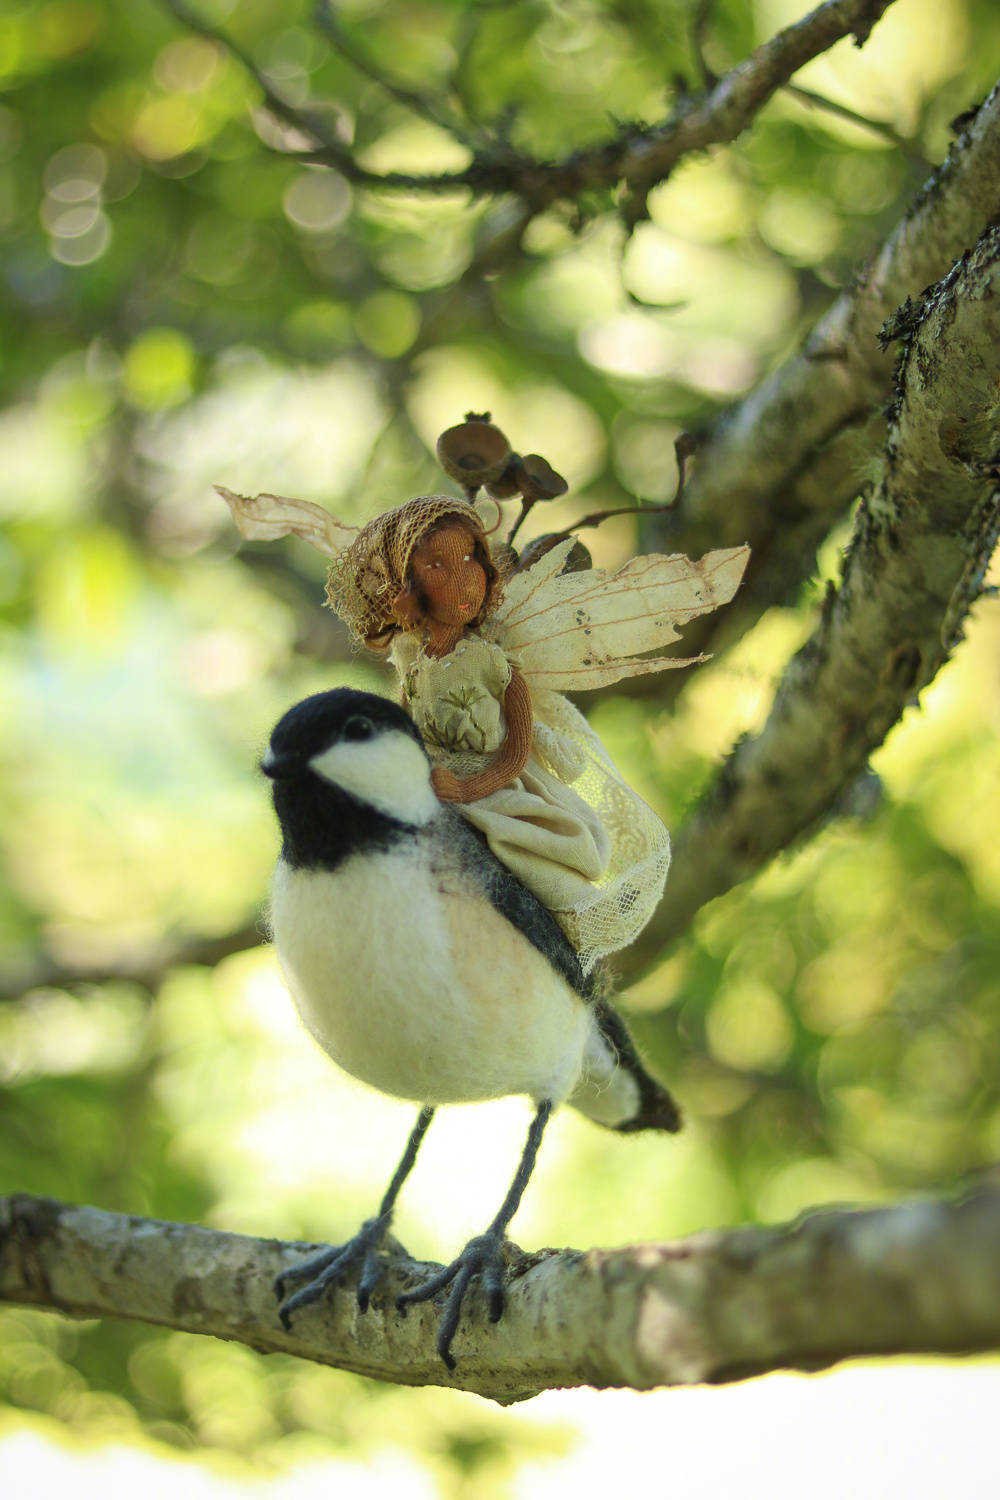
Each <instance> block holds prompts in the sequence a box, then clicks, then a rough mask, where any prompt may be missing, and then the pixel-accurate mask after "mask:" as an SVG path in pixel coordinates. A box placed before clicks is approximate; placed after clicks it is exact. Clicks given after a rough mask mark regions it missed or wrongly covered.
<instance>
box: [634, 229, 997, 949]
mask: <svg viewBox="0 0 1000 1500" xmlns="http://www.w3.org/2000/svg"><path fill="white" fill-rule="evenodd" d="M888 333H889V336H890V337H891V338H902V339H903V340H904V348H903V353H902V356H901V358H900V361H899V365H898V367H897V398H896V401H895V404H894V406H893V409H892V411H891V413H890V420H889V441H888V445H887V448H886V460H885V467H884V472H883V475H882V478H881V479H880V480H879V482H878V483H877V485H876V486H875V488H874V490H873V492H872V493H871V494H870V496H869V497H868V498H867V499H866V501H865V502H864V504H863V505H862V508H861V511H860V513H859V517H858V522H857V526H856V529H855V534H854V539H853V541H852V543H851V548H850V551H849V553H848V556H847V558H846V560H845V565H844V579H843V583H842V585H841V588H840V590H839V591H834V590H832V589H831V592H830V594H829V596H828V598H827V601H826V605H825V607H824V609H823V613H822V618H821V620H820V623H819V626H818V627H817V629H816V631H815V633H814V634H813V636H812V638H811V639H810V640H809V641H808V642H807V644H806V645H805V647H804V648H803V649H802V650H801V651H800V652H799V653H798V655H797V656H795V657H794V658H793V659H792V661H791V663H790V664H789V667H788V669H787V671H786V673H785V676H784V678H783V680H782V683H781V685H780V687H779V689H778V694H777V697H776V700H775V703H774V707H773V709H772V711H771V714H770V717H769V719H768V721H767V723H766V725H765V726H764V729H763V730H762V732H761V733H760V734H759V735H758V736H757V737H756V738H754V739H748V740H745V741H743V742H742V743H741V744H740V745H738V746H737V748H736V750H735V751H734V753H733V755H732V756H731V757H730V759H729V761H728V762H727V764H726V765H725V766H724V767H723V770H722V773H721V775H720V777H719V780H718V782H717V784H716V786H715V788H714V791H713V792H712V794H711V795H710V796H709V797H708V798H707V800H706V801H705V802H703V804H702V806H701V808H700V809H699V811H698V814H697V816H696V817H695V819H694V821H693V823H692V824H691V825H690V826H689V827H687V828H686V829H685V830H683V831H682V833H681V836H680V838H679V839H678V841H677V845H676V847H675V855H674V868H673V870H672V871H671V878H670V881H669V882H668V885H667V890H666V894H665V896H664V898H663V901H662V902H661V903H660V906H659V908H658V910H657V912H656V915H655V917H654V918H653V921H652V922H651V923H650V926H649V927H648V928H647V929H646V931H645V932H644V933H643V934H642V936H641V937H640V938H639V941H638V943H637V944H636V945H634V946H633V948H632V949H630V950H629V961H630V962H631V963H632V964H634V965H636V966H640V965H641V964H642V963H643V962H649V961H651V960H652V959H653V958H654V957H655V956H656V954H657V953H658V952H659V951H660V949H661V948H662V946H663V944H664V943H666V942H667V941H668V940H669V939H670V938H672V937H674V936H676V935H677V934H678V933H680V932H682V931H683V930H684V929H685V928H686V927H687V925H688V923H689V922H690V920H691V917H692V916H693V914H694V913H695V912H696V911H697V910H698V908H699V907H700V906H702V905H704V903H705V902H706V901H709V900H711V899H712V897H713V896H716V895H719V894H720V893H721V892H723V891H726V890H729V889H730V887H731V886H733V885H735V884H737V883H738V882H739V881H741V880H744V879H745V878H746V877H747V876H749V875H751V874H752V873H754V872H755V871H756V870H758V869H760V868H761V866H763V865H764V864H765V863H767V862H768V861H769V860H770V859H771V858H772V857H773V856H774V855H775V854H776V853H777V852H778V851H779V850H782V849H785V848H787V847H788V846H789V845H790V844H792V843H794V841H795V840H796V839H797V838H799V837H800V836H801V835H802V834H803V833H805V832H806V831H807V830H808V829H810V828H811V827H812V826H813V825H814V824H815V823H816V822H817V820H818V819H821V818H822V817H823V816H824V815H826V814H827V813H828V812H829V811H830V809H831V808H832V807H833V805H834V803H835V802H836V800H837V799H838V797H839V796H840V795H841V794H842V793H843V792H844V791H845V789H846V788H847V787H849V786H850V784H851V783H852V782H853V781H854V780H855V779H856V777H857V776H858V775H859V774H860V773H861V772H862V770H863V769H864V767H865V765H866V762H867V759H868V756H869V755H870V753H871V752H872V750H874V749H875V748H876V747H877V746H878V745H880V744H881V742H882V740H883V739H884V737H885V735H886V734H887V733H888V731H889V730H890V729H891V728H892V726H893V725H894V724H895V723H896V722H897V720H898V719H899V718H901V716H902V714H903V711H904V709H905V708H906V707H907V705H908V704H910V703H913V702H915V701H916V699H917V696H918V694H919V693H920V690H921V689H922V688H923V687H925V686H926V685H927V683H929V682H930V681H931V679H932V678H933V677H934V675H935V673H936V672H937V671H938V669H939V668H940V667H941V665H942V664H943V663H944V661H945V660H946V659H947V656H948V653H949V652H950V650H951V649H952V647H953V646H954V645H955V644H956V642H957V641H958V640H959V639H960V638H961V629H962V622H963V620H964V618H965V615H966V614H967V612H968V610H969V609H970V608H971V606H972V605H973V604H974V603H975V602H976V599H977V598H978V597H979V594H980V590H981V587H982V578H983V573H984V572H985V569H986V567H987V565H988V563H989V560H990V558H991V556H992V554H993V551H994V548H995V547H996V544H997V537H998V532H1000V226H995V227H994V228H993V229H991V230H989V231H988V232H987V233H986V234H984V235H983V237H982V239H981V240H980V241H979V243H978V244H977V245H976V247H975V249H974V250H973V251H972V252H970V253H969V254H968V255H966V256H964V257H963V259H962V260H961V261H959V262H958V264H957V265H956V266H955V267H954V268H953V270H952V271H951V272H950V273H949V274H948V275H947V276H946V277H945V278H944V280H943V281H941V282H940V283H939V284H938V285H937V286H936V287H934V288H932V289H930V291H929V292H928V293H927V295H926V296H925V298H924V299H923V302H922V303H921V304H919V305H917V306H910V307H908V308H906V309H904V312H903V314H902V315H901V316H900V317H899V318H897V319H896V320H894V322H893V324H892V325H891V326H890V328H889V330H888Z"/></svg>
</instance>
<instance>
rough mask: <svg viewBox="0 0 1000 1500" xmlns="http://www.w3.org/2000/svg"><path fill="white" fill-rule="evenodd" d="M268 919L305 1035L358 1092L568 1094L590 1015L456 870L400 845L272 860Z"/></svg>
mask: <svg viewBox="0 0 1000 1500" xmlns="http://www.w3.org/2000/svg"><path fill="white" fill-rule="evenodd" d="M443 896H444V897H446V899H442V897H443ZM331 912H336V913H337V921H336V923H335V924H334V923H332V922H331V920H330V914H331ZM271 921H272V927H273V932H274V940H275V946H276V948H277V952H278V959H279V962H280V964H281V968H282V971H283V973H284V975H285V979H286V981H287V983H288V987H289V990H290V991H291V994H292V997H293V999H294V1000H295V1004H296V1007H297V1008H298V1011H299V1014H300V1016H301V1018H302V1020H303V1022H304V1024H305V1026H306V1027H307V1029H308V1030H309V1031H310V1032H311V1033H312V1035H313V1036H314V1037H315V1038H316V1040H317V1041H318V1042H319V1044H320V1046H321V1047H323V1049H324V1050H325V1051H326V1052H327V1053H328V1054H329V1056H330V1057H332V1058H333V1060H334V1061H335V1062H336V1063H338V1064H339V1066H340V1067H342V1068H343V1069H344V1070H345V1072H347V1073H350V1074H351V1075H352V1076H353V1077H355V1078H358V1079H360V1080H361V1081H362V1082H363V1083H367V1084H370V1085H371V1086H372V1087H373V1088H377V1089H380V1090H381V1091H382V1092H383V1093H386V1094H391V1095H394V1096H395V1097H397V1098H400V1099H410V1100H413V1101H414V1102H416V1103H422V1104H448V1103H461V1102H472V1101H475V1100H482V1099H496V1098H501V1097H503V1096H505V1095H508V1094H526V1095H528V1096H529V1097H530V1098H532V1099H534V1100H535V1101H536V1102H540V1101H541V1100H542V1099H551V1100H552V1101H553V1102H555V1103H558V1102H559V1101H560V1100H563V1099H565V1098H566V1097H567V1096H568V1095H569V1094H570V1093H571V1092H572V1090H573V1089H574V1087H575V1086H576V1084H577V1082H578V1080H579V1078H580V1076H581V1073H582V1070H583V1056H584V1049H585V1047H586V1045H587V1040H588V1037H589V1035H590V1033H591V1031H592V1029H593V1027H594V1025H595V1021H594V1013H593V1011H592V1010H591V1009H589V1008H588V1006H587V1005H586V1004H585V1003H584V1002H583V1001H582V1000H581V999H580V997H579V996H578V995H577V994H576V993H575V992H574V991H573V990H571V989H570V987H569V985H567V984H566V982H565V981H564V980H563V979H562V978H561V977H560V976H559V975H558V974H557V973H556V972H555V970H554V969H553V968H552V966H551V964H550V963H549V962H548V960H547V959H546V958H544V957H543V956H542V954H540V953H539V952H537V951H536V950H535V949H534V948H532V947H531V946H530V944H528V943H526V942H525V940H524V939H523V938H522V937H521V935H520V933H518V932H517V930H516V928H514V927H513V926H512V925H511V923H510V922H508V921H507V919H506V918H505V917H502V916H501V915H500V914H499V913H498V912H496V911H495V910H494V909H493V908H492V907H490V906H489V905H487V904H485V903H484V902H483V900H482V898H481V897H479V896H476V895H473V896H469V895H468V894H467V880H466V878H465V877H464V876H463V875H462V873H461V871H460V870H458V869H457V868H456V869H453V870H448V869H447V868H445V869H444V870H442V868H441V865H440V864H439V863H436V862H435V863H434V864H432V863H431V862H429V861H427V860H426V859H422V858H421V857H420V856H419V854H416V853H414V852H413V851H410V850H406V849H402V848H397V849H394V850H390V851H388V852H386V853H384V854H381V855H373V856H369V857H366V858H365V859H364V860H348V861H345V863H344V864H343V865H342V866H339V867H338V868H337V869H336V870H335V871H333V872H327V871H320V870H304V869H295V870H293V869H291V868H289V866H287V865H285V864H283V863H280V862H279V866H278V870H277V872H276V875H275V880H274V885H273V888H272V895H271Z"/></svg>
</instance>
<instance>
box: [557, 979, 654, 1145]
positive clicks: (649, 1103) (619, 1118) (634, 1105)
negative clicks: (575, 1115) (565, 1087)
mask: <svg viewBox="0 0 1000 1500" xmlns="http://www.w3.org/2000/svg"><path fill="white" fill-rule="evenodd" d="M593 1004H594V1023H595V1024H594V1028H593V1030H592V1032H591V1035H590V1040H589V1042H588V1045H587V1052H586V1056H585V1059H584V1073H583V1077H582V1078H581V1080H580V1082H579V1083H578V1085H577V1087H576V1089H575V1090H574V1092H573V1093H572V1094H571V1095H570V1098H569V1099H568V1100H567V1103H569V1104H571V1105H572V1107H573V1108H574V1109H576V1110H579V1112H580V1113H581V1114H583V1115H586V1117H587V1119H588V1120H593V1121H594V1123H595V1124H596V1125H604V1126H606V1127H607V1128H608V1129H609V1130H618V1131H621V1132H631V1131H636V1130H668V1131H671V1132H673V1131H677V1130H679V1129H680V1128H681V1115H680V1110H679V1109H678V1108H677V1105H676V1103H675V1102H674V1100H673V1098H672V1097H671V1095H670V1094H669V1093H668V1092H667V1090H666V1089H665V1088H664V1087H663V1085H662V1084H661V1083H658V1082H657V1080H656V1079H655V1078H654V1077H653V1076H652V1074H651V1073H648V1072H647V1071H646V1069H645V1068H644V1067H643V1064H642V1060H641V1058H640V1057H639V1054H638V1052H637V1050H636V1046H635V1043H634V1042H633V1040H632V1038H631V1036H630V1035H629V1030H628V1027H627V1026H626V1024H625V1022H624V1021H623V1019H622V1017H621V1016H620V1015H619V1014H618V1012H617V1011H616V1010H615V1009H614V1007H613V1006H612V1005H611V1003H610V1001H608V1000H605V999H598V1000H595V1001H594V1002H593Z"/></svg>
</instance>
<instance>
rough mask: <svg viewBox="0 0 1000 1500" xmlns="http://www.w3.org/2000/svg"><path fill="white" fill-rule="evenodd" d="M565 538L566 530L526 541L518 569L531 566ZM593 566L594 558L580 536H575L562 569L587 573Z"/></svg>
mask: <svg viewBox="0 0 1000 1500" xmlns="http://www.w3.org/2000/svg"><path fill="white" fill-rule="evenodd" d="M565 540H566V533H565V532H564V531H559V532H552V533H550V534H548V535H546V536H536V537H532V539H531V541H530V542H526V543H525V545H524V546H523V547H522V548H521V555H520V557H519V558H518V562H517V571H518V572H519V573H523V572H524V570H525V568H530V567H531V565H532V563H536V562H537V561H538V559H539V558H540V557H544V556H545V554H546V552H551V551H552V548H553V547H557V546H558V545H559V543H560V542H564V541H565ZM593 566H594V559H593V558H592V557H591V555H590V553H589V551H588V550H587V548H586V547H585V546H584V544H583V543H582V542H581V541H580V538H579V537H575V538H574V540H573V545H572V547H571V548H570V550H569V556H568V557H567V558H566V561H565V562H564V563H563V566H562V571H563V572H564V573H585V572H586V571H587V569H588V568H592V567H593Z"/></svg>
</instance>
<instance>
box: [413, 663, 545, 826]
mask: <svg viewBox="0 0 1000 1500" xmlns="http://www.w3.org/2000/svg"><path fill="white" fill-rule="evenodd" d="M503 709H504V716H505V718H506V720H507V736H506V738H505V740H504V742H503V744H502V745H501V746H500V751H499V754H498V755H497V758H496V760H495V761H494V762H493V764H492V765H490V766H487V767H486V769H485V771H478V772H477V773H476V775H475V776H467V777H465V778H464V779H461V778H459V777H458V776H456V775H455V773H454V772H453V771H448V770H446V769H445V768H444V767H442V766H439V767H438V768H437V769H436V770H435V771H433V772H432V773H431V780H432V782H433V785H434V790H435V792H437V794H438V796H439V797H440V799H441V801H442V802H478V801H479V799H480V798H481V797H489V796H490V795H491V793H493V792H499V791H500V790H501V788H502V787H505V786H509V785H510V783H511V782H512V781H514V780H516V779H517V777H518V776H520V774H521V772H522V771H523V770H524V767H525V764H526V762H527V759H528V756H529V755H530V753H531V736H532V730H533V718H532V713H531V694H530V693H529V692H528V684H527V683H526V682H525V680H524V678H523V677H522V676H521V674H520V672H519V671H518V670H517V668H516V667H514V668H512V670H511V678H510V682H509V683H508V684H507V691H506V693H505V694H504V700H503Z"/></svg>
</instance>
